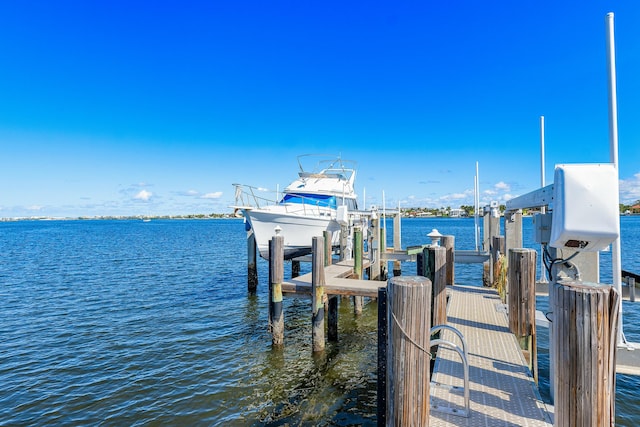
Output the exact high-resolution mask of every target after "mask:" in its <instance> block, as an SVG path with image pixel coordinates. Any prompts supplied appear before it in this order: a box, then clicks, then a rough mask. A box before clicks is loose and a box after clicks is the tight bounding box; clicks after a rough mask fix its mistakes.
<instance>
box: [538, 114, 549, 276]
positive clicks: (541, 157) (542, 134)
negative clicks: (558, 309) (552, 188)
mask: <svg viewBox="0 0 640 427" xmlns="http://www.w3.org/2000/svg"><path fill="white" fill-rule="evenodd" d="M544 168H545V166H544V116H540V184H542V185H541V188H544V186H545V183H544ZM545 212H547V207H546V206H542V207H541V208H540V213H541V214H544V213H545ZM543 251H544V245H540V283H549V281H548V280H547V273H546V269H545V267H544V256H543V255H544V254H543Z"/></svg>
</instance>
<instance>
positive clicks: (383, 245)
mask: <svg viewBox="0 0 640 427" xmlns="http://www.w3.org/2000/svg"><path fill="white" fill-rule="evenodd" d="M386 252H387V229H386V228H385V227H381V228H380V254H383V253H386ZM388 276H389V263H388V262H384V263H380V278H379V280H387V278H388Z"/></svg>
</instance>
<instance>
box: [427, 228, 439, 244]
mask: <svg viewBox="0 0 640 427" xmlns="http://www.w3.org/2000/svg"><path fill="white" fill-rule="evenodd" d="M427 237H428V238H430V239H431V246H440V238H441V237H442V234H440V232H439V231H438V230H436V229H435V228H434V229H432V230H431V233H429V234H427Z"/></svg>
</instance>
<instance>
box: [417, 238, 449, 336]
mask: <svg viewBox="0 0 640 427" xmlns="http://www.w3.org/2000/svg"><path fill="white" fill-rule="evenodd" d="M421 259H422V265H423V267H422V272H423V275H424V276H425V277H427V278H428V279H429V280H430V281H431V289H432V292H433V293H432V299H431V326H435V325H446V324H447V269H446V262H447V250H446V249H445V248H443V247H442V246H428V247H426V248H424V249H423V250H422V257H421Z"/></svg>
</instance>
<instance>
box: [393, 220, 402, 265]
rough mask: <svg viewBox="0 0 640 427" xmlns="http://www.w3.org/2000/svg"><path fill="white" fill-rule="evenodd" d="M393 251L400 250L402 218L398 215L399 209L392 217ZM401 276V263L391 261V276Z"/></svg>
mask: <svg viewBox="0 0 640 427" xmlns="http://www.w3.org/2000/svg"><path fill="white" fill-rule="evenodd" d="M393 250H394V251H401V250H402V216H401V215H400V209H398V213H397V214H396V215H395V216H394V217H393ZM401 274H402V263H401V262H400V261H399V260H395V261H393V275H394V276H400V275H401Z"/></svg>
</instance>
